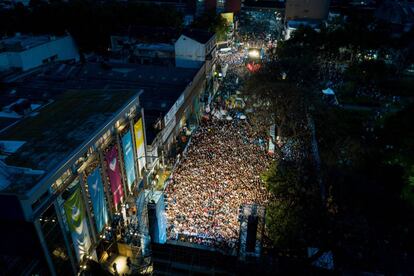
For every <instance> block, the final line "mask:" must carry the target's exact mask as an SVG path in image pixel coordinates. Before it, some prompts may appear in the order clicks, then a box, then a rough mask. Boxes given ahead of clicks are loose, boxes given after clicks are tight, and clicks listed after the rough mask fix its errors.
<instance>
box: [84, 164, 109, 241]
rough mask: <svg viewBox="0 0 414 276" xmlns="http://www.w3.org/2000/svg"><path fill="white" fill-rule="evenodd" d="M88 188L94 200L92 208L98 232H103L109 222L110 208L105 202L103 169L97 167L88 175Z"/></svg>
mask: <svg viewBox="0 0 414 276" xmlns="http://www.w3.org/2000/svg"><path fill="white" fill-rule="evenodd" d="M87 182H88V190H89V195H90V196H91V200H92V209H93V213H94V217H95V223H96V229H97V232H98V233H101V232H102V229H103V227H104V226H105V224H107V223H108V210H107V207H106V202H105V194H104V190H103V184H102V178H101V170H100V169H99V168H96V169H95V170H94V171H92V173H91V174H90V175H89V176H88V179H87Z"/></svg>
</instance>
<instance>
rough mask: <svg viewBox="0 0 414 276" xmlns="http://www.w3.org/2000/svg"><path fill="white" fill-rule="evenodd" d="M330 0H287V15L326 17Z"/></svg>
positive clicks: (292, 17) (288, 17)
mask: <svg viewBox="0 0 414 276" xmlns="http://www.w3.org/2000/svg"><path fill="white" fill-rule="evenodd" d="M328 12H329V0H286V9H285V17H286V19H287V20H291V19H303V18H309V19H326V18H327V17H328Z"/></svg>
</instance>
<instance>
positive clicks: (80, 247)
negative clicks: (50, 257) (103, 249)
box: [63, 188, 92, 261]
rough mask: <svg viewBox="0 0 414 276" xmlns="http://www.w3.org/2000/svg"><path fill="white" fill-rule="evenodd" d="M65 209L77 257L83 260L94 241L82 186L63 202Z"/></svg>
mask: <svg viewBox="0 0 414 276" xmlns="http://www.w3.org/2000/svg"><path fill="white" fill-rule="evenodd" d="M63 209H64V210H65V214H66V220H67V223H68V226H69V230H70V233H71V236H72V241H73V247H74V249H75V252H76V257H77V258H78V261H81V260H82V259H83V257H84V256H85V255H86V254H87V253H88V251H89V248H90V247H91V244H92V243H91V239H90V237H89V230H88V225H87V223H86V215H85V208H84V205H83V201H82V194H81V190H80V188H77V189H76V191H75V192H74V193H73V194H72V195H71V196H70V197H69V198H68V199H67V200H66V202H65V203H64V204H63Z"/></svg>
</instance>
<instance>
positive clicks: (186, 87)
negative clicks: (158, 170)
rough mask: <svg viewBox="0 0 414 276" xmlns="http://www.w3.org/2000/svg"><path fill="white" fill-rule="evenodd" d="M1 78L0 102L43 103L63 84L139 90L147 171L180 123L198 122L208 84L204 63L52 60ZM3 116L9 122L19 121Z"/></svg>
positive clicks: (165, 149)
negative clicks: (190, 65) (34, 69)
mask: <svg viewBox="0 0 414 276" xmlns="http://www.w3.org/2000/svg"><path fill="white" fill-rule="evenodd" d="M5 82H6V84H5V86H6V91H10V92H8V93H4V95H1V103H3V102H4V103H5V104H6V103H7V104H8V105H10V104H12V103H14V102H17V101H18V100H19V99H22V98H24V99H27V100H28V101H29V102H30V103H36V104H47V103H48V101H49V100H50V99H51V98H54V97H56V96H57V95H60V94H61V93H62V92H64V91H66V90H68V89H133V90H139V89H142V90H143V91H144V92H143V93H142V95H141V96H140V103H141V105H142V107H143V108H144V110H145V124H144V126H145V130H146V137H147V139H146V142H147V152H148V158H147V161H148V166H147V169H148V170H150V169H151V168H153V167H154V165H155V164H157V163H160V162H161V163H162V159H163V156H164V157H167V156H168V154H169V153H170V152H171V153H172V152H173V149H174V145H175V144H176V138H177V137H178V134H179V133H180V132H181V130H182V129H183V128H184V127H187V128H189V127H190V126H195V125H197V123H198V120H199V117H200V113H201V110H203V109H204V99H205V93H206V86H207V83H206V71H205V65H204V64H202V65H201V67H199V68H176V67H173V66H156V65H141V64H119V63H117V64H113V63H85V64H51V65H49V66H47V68H44V70H42V71H41V72H33V73H32V74H23V75H22V76H20V77H17V76H11V77H8V78H7V79H6V80H5ZM7 82H8V83H7ZM34 101H36V102H34ZM3 115H7V116H8V117H10V115H9V114H3V113H1V112H0V118H1V117H2V116H3ZM5 119H7V120H10V123H13V122H15V121H16V120H18V119H16V118H5ZM0 122H2V120H1V121H0ZM149 156H152V157H151V158H149Z"/></svg>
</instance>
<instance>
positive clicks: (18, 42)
mask: <svg viewBox="0 0 414 276" xmlns="http://www.w3.org/2000/svg"><path fill="white" fill-rule="evenodd" d="M55 61H79V52H78V49H77V47H76V44H75V42H74V40H73V38H72V37H71V36H70V35H65V36H61V37H57V36H48V35H42V36H31V35H22V34H16V35H15V36H14V37H9V38H4V39H1V40H0V71H6V70H11V69H18V70H22V71H27V70H30V69H33V68H36V67H39V66H41V65H43V64H46V63H50V62H55Z"/></svg>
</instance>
